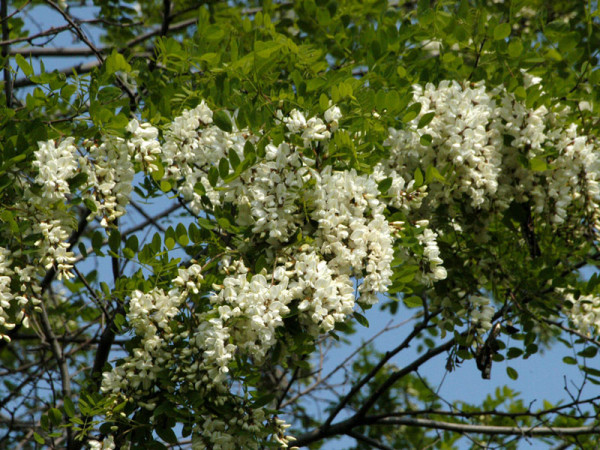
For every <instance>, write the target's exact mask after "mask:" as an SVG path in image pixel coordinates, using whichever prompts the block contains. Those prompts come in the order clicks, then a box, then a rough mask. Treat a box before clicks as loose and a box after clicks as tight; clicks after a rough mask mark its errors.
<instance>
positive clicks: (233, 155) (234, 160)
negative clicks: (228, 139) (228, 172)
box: [229, 149, 240, 171]
mask: <svg viewBox="0 0 600 450" xmlns="http://www.w3.org/2000/svg"><path fill="white" fill-rule="evenodd" d="M229 164H231V168H232V169H233V170H234V171H235V169H237V167H238V166H239V165H240V157H239V156H238V154H237V152H236V151H235V150H234V149H230V150H229Z"/></svg>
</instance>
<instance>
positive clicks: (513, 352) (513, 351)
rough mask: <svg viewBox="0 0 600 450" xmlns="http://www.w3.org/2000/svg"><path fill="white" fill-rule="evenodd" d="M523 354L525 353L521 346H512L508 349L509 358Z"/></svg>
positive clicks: (507, 355)
mask: <svg viewBox="0 0 600 450" xmlns="http://www.w3.org/2000/svg"><path fill="white" fill-rule="evenodd" d="M522 354H523V350H521V349H520V348H517V347H511V348H509V349H508V352H506V357H507V358H508V359H513V358H518V357H519V356H521V355H522Z"/></svg>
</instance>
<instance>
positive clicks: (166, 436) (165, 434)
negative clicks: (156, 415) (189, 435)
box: [156, 427, 177, 444]
mask: <svg viewBox="0 0 600 450" xmlns="http://www.w3.org/2000/svg"><path fill="white" fill-rule="evenodd" d="M156 434H157V435H158V437H159V438H161V439H162V440H163V441H165V442H166V443H168V444H176V443H177V436H176V435H175V433H174V432H173V430H172V429H171V428H161V427H156Z"/></svg>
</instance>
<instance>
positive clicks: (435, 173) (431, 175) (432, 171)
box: [425, 166, 446, 183]
mask: <svg viewBox="0 0 600 450" xmlns="http://www.w3.org/2000/svg"><path fill="white" fill-rule="evenodd" d="M434 179H436V180H438V181H441V182H442V183H445V182H446V179H445V178H444V177H443V176H442V174H441V173H440V172H439V170H437V167H434V166H429V167H428V168H427V171H426V172H425V180H426V181H427V183H430V182H431V181H433V180H434Z"/></svg>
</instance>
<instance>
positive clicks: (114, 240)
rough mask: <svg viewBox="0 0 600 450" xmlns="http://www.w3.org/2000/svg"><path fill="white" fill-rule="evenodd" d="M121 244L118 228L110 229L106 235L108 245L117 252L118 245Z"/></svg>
mask: <svg viewBox="0 0 600 450" xmlns="http://www.w3.org/2000/svg"><path fill="white" fill-rule="evenodd" d="M120 246H121V233H119V230H111V232H110V234H109V235H108V247H109V248H110V249H111V250H112V251H113V252H115V253H118V252H119V247H120Z"/></svg>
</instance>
